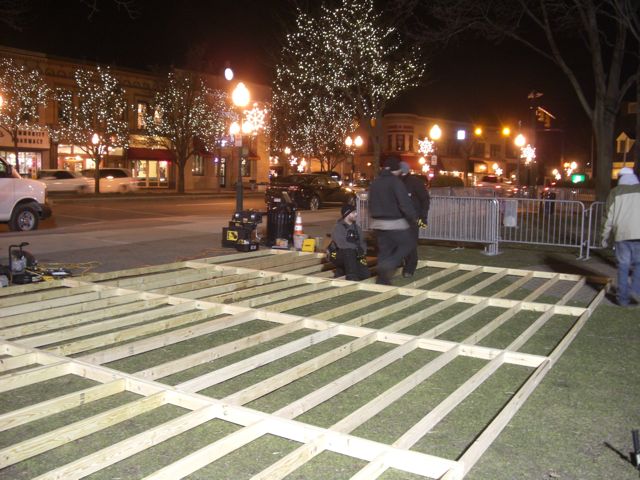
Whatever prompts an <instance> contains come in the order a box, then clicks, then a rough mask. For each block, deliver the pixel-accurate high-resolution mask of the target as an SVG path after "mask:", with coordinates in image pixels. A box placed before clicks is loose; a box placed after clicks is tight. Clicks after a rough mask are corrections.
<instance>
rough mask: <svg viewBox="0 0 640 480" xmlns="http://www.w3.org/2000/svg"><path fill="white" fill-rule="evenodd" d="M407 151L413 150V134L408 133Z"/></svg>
mask: <svg viewBox="0 0 640 480" xmlns="http://www.w3.org/2000/svg"><path fill="white" fill-rule="evenodd" d="M409 151H410V152H413V135H409Z"/></svg>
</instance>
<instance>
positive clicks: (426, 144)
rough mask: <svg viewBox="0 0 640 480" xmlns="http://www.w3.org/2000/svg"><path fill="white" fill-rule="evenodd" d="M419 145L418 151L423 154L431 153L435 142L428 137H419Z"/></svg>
mask: <svg viewBox="0 0 640 480" xmlns="http://www.w3.org/2000/svg"><path fill="white" fill-rule="evenodd" d="M418 145H419V147H418V151H419V152H420V153H421V154H423V155H429V154H430V153H431V152H433V142H432V141H431V140H429V139H428V138H427V137H425V138H424V140H420V139H418Z"/></svg>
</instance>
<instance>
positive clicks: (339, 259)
mask: <svg viewBox="0 0 640 480" xmlns="http://www.w3.org/2000/svg"><path fill="white" fill-rule="evenodd" d="M333 264H334V265H335V266H336V277H341V276H343V275H344V276H345V278H346V279H347V280H354V281H358V280H365V279H367V278H369V276H370V275H371V274H370V273H369V268H368V267H367V266H366V265H364V264H362V263H361V262H360V259H359V258H358V253H357V252H356V250H355V249H354V248H340V249H339V250H338V253H337V255H336V259H335V260H334V261H333Z"/></svg>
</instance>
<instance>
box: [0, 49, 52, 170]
mask: <svg viewBox="0 0 640 480" xmlns="http://www.w3.org/2000/svg"><path fill="white" fill-rule="evenodd" d="M0 95H2V101H1V103H0V130H4V131H5V132H7V134H8V135H9V137H10V138H11V143H13V148H14V152H15V155H16V166H17V165H18V141H19V137H18V133H19V132H20V130H41V129H42V125H40V123H39V120H40V107H42V106H44V105H45V104H46V102H47V98H48V96H49V87H47V85H46V84H45V82H44V79H43V78H42V75H41V74H40V72H39V71H38V70H29V69H27V67H25V66H24V65H20V64H18V63H16V62H15V61H14V60H13V59H10V58H4V59H2V61H0Z"/></svg>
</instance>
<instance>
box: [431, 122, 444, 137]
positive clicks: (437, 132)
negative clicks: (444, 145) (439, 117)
mask: <svg viewBox="0 0 640 480" xmlns="http://www.w3.org/2000/svg"><path fill="white" fill-rule="evenodd" d="M429 137H430V138H431V140H434V141H436V140H440V137H442V129H441V128H440V127H439V126H438V124H437V123H436V124H435V125H434V126H433V127H431V130H429Z"/></svg>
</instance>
